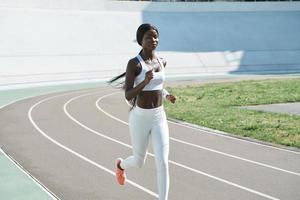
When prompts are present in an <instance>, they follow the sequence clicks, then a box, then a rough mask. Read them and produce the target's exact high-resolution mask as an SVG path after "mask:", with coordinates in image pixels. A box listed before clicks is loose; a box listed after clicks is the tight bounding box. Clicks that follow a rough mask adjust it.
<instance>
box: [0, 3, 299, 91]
mask: <svg viewBox="0 0 300 200" xmlns="http://www.w3.org/2000/svg"><path fill="white" fill-rule="evenodd" d="M143 22H150V23H153V24H155V25H156V26H157V27H158V28H159V31H160V45H159V48H158V51H159V54H160V55H162V56H164V57H166V59H167V61H168V69H167V73H168V76H169V77H170V76H177V75H180V76H182V75H204V74H206V75H207V74H208V75H209V74H216V73H258V74H261V73H263V74H264V73H292V72H297V73H299V72H300V2H257V3H241V2H240V3H239V2H236V3H229V2H216V3H181V2H179V3H157V2H152V3H151V2H116V1H96V0H85V1H84V0H63V1H62V0H60V1H58V0H56V1H54V0H52V1H50V0H48V1H41V0H35V1H34V0H31V1H29V0H22V1H21V0H19V1H17V0H6V1H4V0H0V44H1V45H0V86H1V85H2V86H3V85H9V84H19V83H29V82H47V81H63V80H89V79H108V78H110V77H112V76H114V75H116V74H118V73H121V72H123V71H124V70H125V67H126V64H127V61H128V59H129V58H131V57H134V56H135V55H136V54H137V53H138V51H139V49H140V47H139V46H138V45H137V43H136V42H135V31H136V29H137V27H138V26H139V25H140V24H141V23H143Z"/></svg>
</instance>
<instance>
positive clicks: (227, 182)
mask: <svg viewBox="0 0 300 200" xmlns="http://www.w3.org/2000/svg"><path fill="white" fill-rule="evenodd" d="M91 95H92V94H91ZM83 96H88V95H80V96H77V97H73V98H71V99H70V100H69V101H67V102H66V103H65V104H64V111H65V113H66V115H67V116H68V117H70V119H71V120H73V121H74V122H75V123H76V124H78V125H79V126H81V127H83V128H85V129H87V130H89V131H90V132H92V133H94V134H96V135H98V136H101V137H103V138H105V139H108V140H110V141H113V142H116V143H118V144H121V145H123V146H125V147H128V148H131V149H132V146H130V145H128V144H126V143H123V142H121V141H118V140H116V139H113V138H111V137H108V136H106V135H104V134H101V133H99V132H98V131H96V130H94V129H91V128H90V127H87V126H85V125H84V124H82V123H81V122H79V121H78V120H76V119H75V118H74V117H73V116H72V115H70V113H69V112H68V110H67V106H68V104H69V103H71V102H72V101H74V100H76V99H79V98H81V97H83ZM96 106H97V104H96ZM147 155H149V156H151V157H155V156H154V154H151V153H149V152H147ZM169 163H171V164H173V165H175V166H178V167H181V168H184V169H186V170H190V171H192V172H195V173H197V174H201V175H204V176H206V177H209V178H211V179H214V180H217V181H220V182H223V183H226V184H228V185H231V186H234V187H237V188H239V189H242V190H245V191H248V192H250V193H254V194H256V195H258V196H262V197H265V198H267V199H271V200H279V199H278V198H276V197H273V196H270V195H268V194H264V193H262V192H258V191H256V190H253V189H250V188H247V187H244V186H241V185H239V184H236V183H233V182H230V181H227V180H225V179H222V178H219V177H216V176H213V175H210V174H208V173H205V172H202V171H200V170H197V169H193V168H191V167H188V166H186V165H183V164H180V163H177V162H175V161H172V160H169Z"/></svg>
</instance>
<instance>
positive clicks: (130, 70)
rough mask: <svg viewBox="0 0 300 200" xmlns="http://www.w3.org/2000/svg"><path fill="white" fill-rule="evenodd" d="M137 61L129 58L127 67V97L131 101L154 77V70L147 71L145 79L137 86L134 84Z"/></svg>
mask: <svg viewBox="0 0 300 200" xmlns="http://www.w3.org/2000/svg"><path fill="white" fill-rule="evenodd" d="M136 70H137V63H136V62H135V60H134V59H131V60H129V62H128V64H127V69H126V78H125V98H126V99H127V100H128V101H130V100H131V99H133V98H134V97H136V96H137V95H138V94H139V93H140V92H141V91H142V89H143V88H144V87H145V86H146V85H147V84H148V83H149V82H150V80H151V79H152V78H153V72H152V70H150V71H148V72H146V75H145V79H144V81H142V82H141V83H140V84H138V85H137V86H136V87H133V86H134V79H135V77H136Z"/></svg>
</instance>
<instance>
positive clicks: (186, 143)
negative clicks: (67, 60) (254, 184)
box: [96, 93, 300, 176]
mask: <svg viewBox="0 0 300 200" xmlns="http://www.w3.org/2000/svg"><path fill="white" fill-rule="evenodd" d="M113 94H116V93H112V94H109V95H105V96H102V97H100V98H99V99H98V100H97V101H96V107H97V108H98V109H99V110H100V111H101V112H103V113H104V114H106V115H107V116H108V117H110V118H112V119H114V120H116V121H118V122H120V123H123V124H125V125H127V126H128V123H127V122H125V121H123V120H121V119H119V118H117V117H115V116H113V115H111V114H109V113H108V112H106V111H105V110H103V109H102V108H101V107H100V106H99V104H100V101H101V100H102V99H104V98H106V97H107V96H110V95H113ZM170 140H173V141H175V142H178V143H181V144H185V145H189V146H192V147H195V148H198V149H203V150H206V151H210V152H214V153H216V154H220V155H223V156H227V157H230V158H234V159H238V160H242V161H245V162H249V163H252V164H256V165H259V166H263V167H266V168H270V169H274V170H278V171H281V172H285V173H289V174H292V175H296V176H300V173H297V172H293V171H289V170H285V169H282V168H279V167H275V166H272V165H268V164H265V163H261V162H257V161H253V160H249V159H246V158H242V157H239V156H235V155H232V154H228V153H224V152H221V151H218V150H214V149H210V148H207V147H203V146H200V145H196V144H193V143H189V142H185V141H182V140H179V139H176V138H173V137H170Z"/></svg>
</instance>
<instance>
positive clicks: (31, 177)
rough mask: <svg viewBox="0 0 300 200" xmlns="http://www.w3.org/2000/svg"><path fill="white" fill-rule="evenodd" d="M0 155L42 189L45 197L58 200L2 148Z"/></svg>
mask: <svg viewBox="0 0 300 200" xmlns="http://www.w3.org/2000/svg"><path fill="white" fill-rule="evenodd" d="M0 153H2V154H3V155H4V156H5V157H6V158H7V159H8V160H10V162H11V163H13V164H14V165H15V166H16V167H17V168H18V169H19V170H20V171H21V172H22V173H23V174H25V175H26V176H27V177H28V178H29V179H31V180H32V181H33V182H34V183H35V184H36V185H37V186H38V187H39V188H40V189H42V190H43V191H44V192H45V193H46V194H47V195H49V196H50V197H51V198H52V199H54V200H60V199H59V198H58V197H57V196H56V195H55V194H54V193H53V192H51V190H49V189H48V188H47V187H46V186H45V185H43V184H42V183H41V182H40V181H39V180H38V179H37V178H35V177H34V176H33V175H32V174H30V173H29V172H28V171H27V170H26V169H24V168H23V167H22V166H21V165H20V164H19V163H18V162H17V161H16V160H14V159H13V158H12V157H11V156H9V155H8V154H7V153H6V152H5V151H4V150H3V149H2V148H0Z"/></svg>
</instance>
